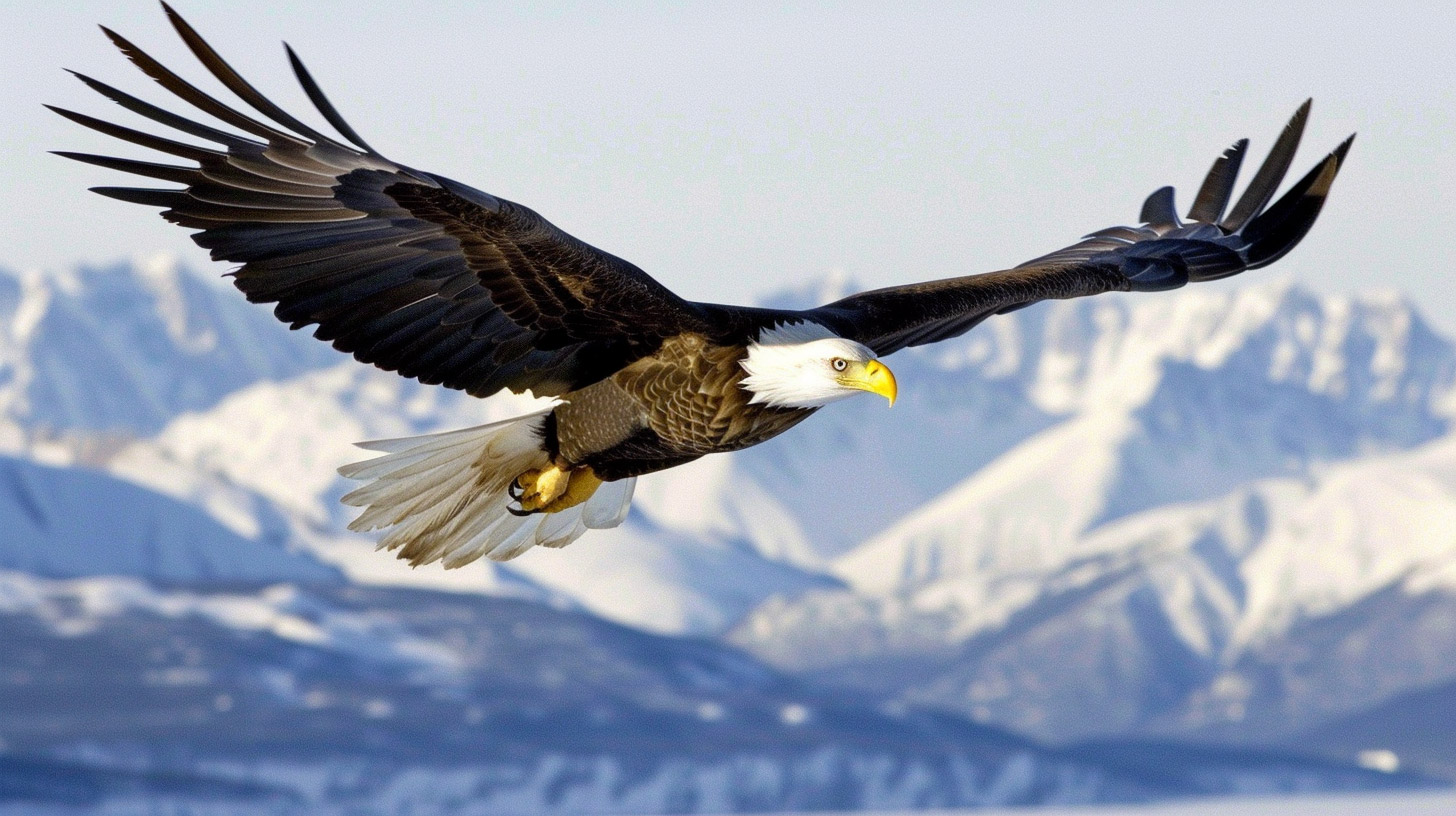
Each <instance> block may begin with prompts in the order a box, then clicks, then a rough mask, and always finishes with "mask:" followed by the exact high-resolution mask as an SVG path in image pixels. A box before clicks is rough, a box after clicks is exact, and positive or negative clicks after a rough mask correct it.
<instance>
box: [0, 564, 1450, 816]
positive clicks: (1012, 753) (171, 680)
mask: <svg viewBox="0 0 1456 816" xmlns="http://www.w3.org/2000/svg"><path fill="white" fill-rule="evenodd" d="M0 628H3V631H4V632H5V633H6V637H5V638H4V639H3V640H0V656H3V658H4V660H5V662H4V664H3V665H5V667H6V672H5V675H4V677H3V679H0V689H3V691H4V693H3V694H0V722H3V723H4V736H5V740H6V747H5V754H4V755H0V804H3V803H5V802H6V801H7V800H8V801H16V800H18V801H20V802H22V803H25V804H28V805H30V806H31V807H40V806H44V805H49V806H52V807H54V806H66V807H69V808H76V807H79V806H91V807H107V808H114V809H118V810H121V811H128V810H131V811H137V812H142V811H149V810H156V809H157V808H158V807H162V808H163V809H165V810H174V809H175V810H177V811H179V812H190V811H192V810H194V809H196V810H199V811H204V812H228V813H280V814H281V813H298V812H309V813H338V814H344V813H352V814H374V813H380V814H383V813H399V812H409V813H421V814H433V813H481V814H486V813H490V814H496V813H505V814H520V815H521V816H526V814H542V815H543V816H544V815H545V814H552V815H555V814H560V816H567V815H568V814H602V813H727V812H763V811H771V812H784V811H802V810H828V809H833V810H845V809H860V808H865V809H876V810H879V809H886V808H897V809H899V808H911V807H913V808H929V807H956V806H973V805H975V806H992V805H997V806H1004V805H1014V804H1021V805H1026V804H1052V803H1060V804H1067V803H1084V802H1113V801H1143V800H1147V799H1151V798H1166V797H1179V796H1196V795H1209V794H1218V793H1232V792H1237V791H1241V790H1251V789H1256V790H1260V791H1264V792H1279V791H1283V792H1294V791H1299V790H1304V789H1310V788H1315V789H1321V790H1369V789H1379V788H1388V787H1396V786H1404V785H1411V784H1422V783H1423V782H1424V780H1422V779H1420V778H1419V777H1414V776H1409V775H1406V776H1402V775H1391V774H1386V773H1380V772H1376V771H1370V770H1363V769H1360V768H1356V767H1352V766H1351V765H1349V764H1337V763H1332V762H1328V761H1320V760H1312V759H1309V758H1307V757H1302V756H1299V755H1297V754H1293V753H1289V752H1271V751H1262V752H1249V751H1239V750H1212V751H1210V750H1208V749H1197V750H1191V749H1188V748H1182V747H1179V746H1176V745H1159V746H1140V745H1137V744H1123V745H1117V746H1102V747H1097V748H1081V749H1071V750H1054V749H1048V748H1045V747H1043V746H1040V745H1038V744H1036V743H1035V742H1032V741H1029V740H1025V739H1022V738H1019V737H1016V736H1014V735H1012V734H1008V733H1006V732H1004V731H1001V730H998V729H994V728H988V727H985V726H977V725H975V724H972V723H969V722H967V721H965V720H960V719H957V718H955V717H950V716H946V715H944V714H940V713H937V712H935V711H930V710H921V709H916V708H912V707H901V708H896V709H892V710H889V711H884V710H879V709H878V708H877V707H876V706H875V705H874V704H873V703H872V702H867V701H863V700H856V699H853V698H847V697H844V696H839V695H833V694H823V693H820V692H819V691H817V690H816V689H814V688H812V687H810V686H807V685H805V684H804V683H802V682H799V681H796V680H794V679H792V678H789V677H786V676H783V675H781V674H778V673H776V672H774V671H772V670H771V669H768V668H767V667H765V666H763V665H762V664H760V663H758V662H756V661H754V660H753V659H752V658H750V657H748V656H747V655H744V654H742V653H740V652H736V651H734V650H731V649H728V648H725V647H723V646H721V645H718V644H714V643H711V642H707V641H698V640H693V639H684V638H665V637H659V636H653V635H649V634H646V633H643V632H640V631H636V630H633V629H629V628H626V627H621V626H616V625H614V624H611V623H608V622H606V621H602V620H601V619H599V618H595V617H593V616H590V615H586V614H582V613H579V612H573V611H569V610H553V609H550V608H548V607H543V606H542V605H540V604H536V603H531V602H526V601H519V600H507V599H499V598H488V597H479V596H470V595H461V594H458V593H438V592H422V591H418V590H400V589H382V588H358V587H341V588H327V587H312V588H306V589H299V588H295V587H288V586H279V587H274V588H270V589H267V590H264V591H262V592H248V593H242V592H237V591H228V590H211V591H199V590H196V589H170V590H159V589H157V588H154V587H150V586H148V585H146V584H145V583H143V582H140V581H136V580H126V579H116V578H92V579H83V580H71V581H53V580H43V579H37V578H34V577H33V576H28V575H21V574H15V573H4V572H0ZM11 757H18V758H20V759H21V760H22V761H20V762H16V761H15V760H13V759H11ZM42 772H45V773H48V774H50V776H49V784H40V785H37V784H34V781H35V780H34V779H33V777H35V776H37V775H39V774H40V773H42ZM27 781H29V782H31V784H30V785H28V786H27V785H26V784H25V783H26V782H27ZM168 781H170V785H168V784H167V782H168ZM17 788H18V790H17ZM193 806H196V807H195V808H194V807H193ZM67 812H75V811H67Z"/></svg>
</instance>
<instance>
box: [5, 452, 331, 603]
mask: <svg viewBox="0 0 1456 816" xmlns="http://www.w3.org/2000/svg"><path fill="white" fill-rule="evenodd" d="M0 520H3V530H4V531H3V533H0V569H9V570H22V571H25V572H28V573H31V574H34V575H43V576H49V577H58V578H59V577H80V576H89V575H130V576H140V577H143V578H148V579H151V580H154V581H161V582H166V583H179V582H184V583H194V584H216V583H237V582H251V583H268V582H275V581H294V582H299V583H318V582H325V583H335V582H338V581H340V580H341V578H342V576H341V575H340V574H339V573H338V572H337V571H335V570H333V569H331V568H329V567H327V566H325V565H324V564H322V563H320V562H319V561H317V560H316V559H314V558H312V557H310V556H309V555H308V554H307V553H302V552H296V551H293V547H292V543H291V542H290V541H289V540H288V539H287V538H286V537H283V536H276V537H275V536H260V537H258V538H244V537H243V536H240V535H237V534H236V533H234V532H232V531H231V530H228V529H226V528H225V527H223V526H222V525H220V524H218V523H217V522H216V521H215V520H213V519H212V518H211V517H210V516H208V514H207V513H205V512H203V511H202V510H200V509H198V508H196V507H194V506H192V505H190V504H185V503H183V502H179V501H175V500H173V499H170V498H167V497H166V496H161V495H158V494H156V493H152V492H150V491H147V490H145V489H143V488H140V487H137V486H136V485H133V484H129V483H127V482H124V481H121V480H119V479H114V478H111V477H109V476H106V475H104V474H100V473H93V472H88V471H84V470H78V469H74V468H53V467H48V466H46V465H38V464H34V463H32V462H26V461H22V460H18V459H13V458H11V457H8V456H0Z"/></svg>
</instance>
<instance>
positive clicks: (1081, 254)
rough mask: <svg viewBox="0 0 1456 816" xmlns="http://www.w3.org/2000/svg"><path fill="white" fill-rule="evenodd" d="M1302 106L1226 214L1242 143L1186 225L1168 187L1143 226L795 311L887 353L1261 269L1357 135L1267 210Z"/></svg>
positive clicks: (1319, 196)
mask: <svg viewBox="0 0 1456 816" xmlns="http://www.w3.org/2000/svg"><path fill="white" fill-rule="evenodd" d="M1309 105H1310V103H1309V102H1307V101H1306V102H1305V103H1304V104H1303V105H1302V106H1300V108H1299V110H1298V112H1296V113H1295V114H1294V118H1293V119H1291V120H1290V122H1289V124H1288V125H1287V126H1285V128H1284V132H1283V133H1281V134H1280V136H1279V139H1278V141H1276V142H1275V144H1274V149H1273V150H1272V151H1270V154H1269V157H1268V158H1267V159H1265V161H1264V164H1263V166H1262V167H1260V168H1259V171H1258V172H1257V173H1256V174H1255V175H1254V179H1253V181H1251V182H1250V183H1249V187H1248V189H1246V190H1245V191H1244V194H1243V195H1242V196H1241V197H1240V198H1239V200H1238V203H1236V204H1235V205H1234V207H1233V209H1232V210H1229V211H1228V215H1224V212H1225V210H1227V208H1228V204H1229V201H1230V199H1231V198H1232V194H1233V189H1234V181H1235V178H1236V176H1237V175H1238V171H1239V165H1240V163H1241V162H1242V160H1243V157H1244V151H1245V149H1246V148H1247V146H1248V140H1240V141H1239V142H1237V143H1236V144H1234V146H1233V147H1231V148H1229V149H1228V150H1227V151H1225V152H1224V154H1223V155H1222V156H1220V157H1219V158H1218V160H1217V161H1215V162H1214V163H1213V169H1212V170H1210V171H1209V173H1208V177H1207V179H1205V180H1204V182H1203V186H1202V187H1201V188H1200V189H1199V191H1198V196H1197V197H1196V199H1195V200H1194V202H1193V207H1192V208H1191V209H1190V210H1189V212H1188V220H1187V221H1184V220H1182V219H1180V218H1179V217H1178V214H1177V212H1176V211H1175V210H1174V206H1173V188H1172V187H1164V188H1162V189H1160V190H1158V191H1157V192H1155V193H1153V194H1152V195H1151V196H1149V197H1148V200H1147V202H1146V203H1144V204H1143V210H1142V215H1141V216H1140V218H1141V220H1142V221H1143V224H1142V226H1138V227H1111V228H1109V229H1104V230H1099V231H1097V232H1094V233H1092V234H1091V235H1089V236H1087V237H1086V238H1085V239H1083V240H1082V241H1081V242H1080V243H1077V244H1073V245H1072V246H1069V247H1067V248H1066V249H1062V250H1058V251H1057V252H1053V253H1051V254H1050V255H1044V256H1042V257H1040V258H1037V259H1035V260H1032V261H1028V262H1027V263H1025V264H1022V265H1021V266H1018V267H1016V268H1014V269H1008V270H1005V271H1001V272H990V273H987V274H983V275H970V276H967V277H961V278H949V279H946V280H939V281H930V282H927V283H916V284H911V285H908V286H896V287H891V288H888V289H879V290H876V291H873V292H864V293H862V294H858V295H852V296H850V297H847V298H845V299H843V300H840V301H837V302H834V303H830V304H828V305H825V306H821V307H819V308H817V309H811V310H809V311H807V312H804V313H802V316H804V317H807V318H809V319H811V320H814V321H816V322H819V323H822V324H824V325H825V326H828V327H829V328H830V329H832V330H833V331H835V332H836V333H838V334H840V335H842V336H844V337H848V338H850V339H853V340H857V341H859V342H861V343H864V344H865V345H867V346H869V347H870V348H872V349H874V350H875V352H876V353H877V354H880V355H885V354H890V353H892V352H895V351H899V350H900V349H902V348H905V347H907V346H918V345H923V344H925V343H934V342H936V341H938V340H945V339H948V338H951V337H956V336H958V335H960V334H963V333H965V332H966V331H967V330H969V329H970V328H971V327H972V326H975V325H976V324H977V323H980V322H981V321H982V320H985V319H986V318H987V317H990V316H991V315H993V314H1002V313H1004V312H1009V311H1012V310H1014V309H1019V308H1021V307H1023V306H1027V305H1030V304H1031V303H1034V302H1036V301H1038V300H1046V299H1049V298H1073V297H1082V296H1084V295H1096V294H1100V293H1102V292H1128V291H1133V292H1156V291H1160V290H1163V289H1174V288H1177V287H1179V286H1182V285H1184V284H1186V283H1188V282H1189V281H1205V280H1216V279H1218V278H1226V277H1228V276H1230V275H1237V274H1238V273H1240V272H1243V271H1244V270H1246V269H1258V268H1259V267H1261V266H1268V265H1269V264H1271V263H1274V262H1275V261H1277V260H1279V258H1281V257H1283V256H1284V253H1286V252H1288V251H1289V250H1290V249H1293V248H1294V245H1295V244H1297V243H1299V241H1300V239H1301V238H1303V237H1304V235H1305V233H1306V232H1308V231H1309V228H1310V227H1311V226H1312V225H1313V224H1314V221H1315V218H1316V217H1318V216H1319V212H1320V208H1321V207H1322V206H1323V205H1324V201H1325V196H1326V195H1327V194H1328V193H1329V191H1330V185H1331V184H1333V183H1334V180H1335V174H1336V173H1338V172H1339V170H1340V164H1341V162H1343V161H1344V158H1345V153H1346V152H1347V151H1348V150H1349V149H1350V144H1351V143H1352V142H1353V141H1354V138H1355V137H1354V136H1351V137H1350V138H1349V139H1346V140H1345V142H1344V143H1342V144H1341V145H1340V146H1339V147H1337V148H1336V149H1335V151H1334V152H1333V153H1331V154H1330V155H1328V156H1326V157H1325V158H1324V160H1322V161H1321V162H1320V163H1319V164H1317V165H1315V167H1314V169H1313V170H1311V171H1310V172H1309V173H1308V174H1307V175H1306V176H1305V177H1304V178H1303V179H1301V180H1300V181H1299V183H1297V184H1295V185H1294V186H1293V187H1292V188H1290V189H1289V191H1288V192H1286V193H1285V194H1284V195H1283V196H1282V197H1281V198H1280V199H1279V200H1278V201H1277V202H1275V203H1274V205H1273V206H1271V207H1268V209H1265V205H1267V204H1268V203H1269V201H1270V199H1272V198H1273V197H1274V192H1275V190H1276V189H1277V188H1278V187H1279V182H1280V181H1281V180H1282V179H1283V178H1284V174H1285V172H1286V171H1287V170H1288V169H1289V165H1290V162H1291V161H1292V160H1293V158H1294V151H1295V148H1296V147H1298V145H1299V137H1300V135H1301V134H1302V133H1303V131H1304V123H1305V120H1306V118H1308V116H1309Z"/></svg>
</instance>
